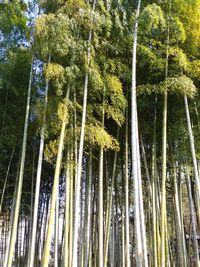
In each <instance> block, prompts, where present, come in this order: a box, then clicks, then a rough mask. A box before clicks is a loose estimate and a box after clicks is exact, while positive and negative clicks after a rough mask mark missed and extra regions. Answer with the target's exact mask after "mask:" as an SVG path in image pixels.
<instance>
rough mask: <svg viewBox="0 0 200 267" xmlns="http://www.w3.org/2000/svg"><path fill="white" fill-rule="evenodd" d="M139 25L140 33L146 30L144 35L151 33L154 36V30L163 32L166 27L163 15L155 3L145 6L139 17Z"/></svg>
mask: <svg viewBox="0 0 200 267" xmlns="http://www.w3.org/2000/svg"><path fill="white" fill-rule="evenodd" d="M139 25H140V27H141V31H142V32H141V33H142V34H144V32H143V30H146V31H147V32H146V34H147V33H149V32H151V33H153V32H154V34H155V32H156V30H161V31H162V30H163V29H164V28H165V26H166V21H165V18H164V14H163V11H162V9H161V8H160V6H158V5H156V4H155V3H153V4H151V5H147V6H146V7H145V8H144V9H143V11H142V12H141V15H140V17H139Z"/></svg>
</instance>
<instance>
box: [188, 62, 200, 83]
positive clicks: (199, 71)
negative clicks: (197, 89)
mask: <svg viewBox="0 0 200 267" xmlns="http://www.w3.org/2000/svg"><path fill="white" fill-rule="evenodd" d="M188 74H189V76H190V77H191V78H192V79H196V80H198V81H200V60H193V61H192V62H190V63H189V67H188Z"/></svg>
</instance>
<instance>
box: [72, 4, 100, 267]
mask: <svg viewBox="0 0 200 267" xmlns="http://www.w3.org/2000/svg"><path fill="white" fill-rule="evenodd" d="M95 6H96V0H94V1H93V8H92V15H91V21H93V12H94V10H95ZM91 41H92V31H91V30H90V32H89V37H88V51H87V65H88V67H89V65H90V59H91V48H90V46H91ZM88 78H89V73H88V71H87V72H86V74H85V80H84V90H83V111H82V122H81V134H80V142H79V153H78V166H77V177H76V187H75V200H74V203H75V204H74V205H75V213H74V236H73V256H72V265H73V267H77V265H78V262H77V247H78V245H77V243H78V223H79V201H80V182H81V174H82V159H83V144H84V135H85V121H86V108H87V95H88Z"/></svg>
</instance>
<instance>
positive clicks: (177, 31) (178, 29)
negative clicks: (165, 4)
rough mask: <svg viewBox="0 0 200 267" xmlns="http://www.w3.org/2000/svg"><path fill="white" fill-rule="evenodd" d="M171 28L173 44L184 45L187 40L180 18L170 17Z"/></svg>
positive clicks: (171, 41)
mask: <svg viewBox="0 0 200 267" xmlns="http://www.w3.org/2000/svg"><path fill="white" fill-rule="evenodd" d="M169 28H170V30H169V31H170V43H171V44H172V43H177V42H180V43H183V42H184V41H185V40H186V32H185V27H184V25H183V23H182V21H181V20H180V19H179V18H178V17H173V16H171V17H170V20H169Z"/></svg>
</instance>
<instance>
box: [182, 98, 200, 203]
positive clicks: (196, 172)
mask: <svg viewBox="0 0 200 267" xmlns="http://www.w3.org/2000/svg"><path fill="white" fill-rule="evenodd" d="M184 102H185V112H186V119H187V126H188V133H189V139H190V149H191V154H192V161H193V168H194V177H195V183H196V187H197V193H198V198H199V201H200V180H199V173H198V166H197V159H196V153H195V145H194V136H193V133H192V126H191V120H190V112H189V107H188V101H187V95H186V94H185V95H184Z"/></svg>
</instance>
